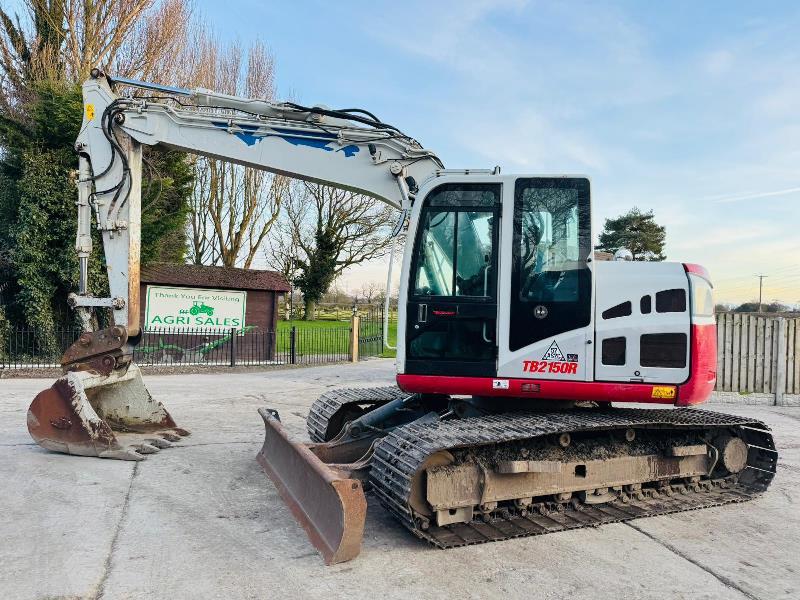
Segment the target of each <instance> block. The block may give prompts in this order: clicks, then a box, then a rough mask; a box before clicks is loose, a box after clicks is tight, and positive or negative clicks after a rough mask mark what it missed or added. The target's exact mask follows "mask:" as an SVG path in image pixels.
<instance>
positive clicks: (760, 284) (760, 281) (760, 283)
mask: <svg viewBox="0 0 800 600" xmlns="http://www.w3.org/2000/svg"><path fill="white" fill-rule="evenodd" d="M756 277H758V312H761V292H762V291H763V289H764V277H769V275H763V274H761V273H759V274H758V275H756Z"/></svg>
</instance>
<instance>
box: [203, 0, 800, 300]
mask: <svg viewBox="0 0 800 600" xmlns="http://www.w3.org/2000/svg"><path fill="white" fill-rule="evenodd" d="M196 6H197V8H198V10H199V12H200V13H202V15H203V16H204V17H205V19H206V20H207V22H208V23H209V24H210V26H211V27H212V28H213V29H214V30H215V31H216V32H217V34H218V35H219V37H220V38H221V39H222V40H223V41H239V42H241V43H242V44H245V45H246V44H248V43H250V42H252V41H255V40H256V39H260V40H262V41H264V42H265V43H266V44H267V45H268V47H269V48H270V49H271V51H272V53H273V54H274V58H275V61H276V66H277V90H278V97H279V99H280V98H291V99H293V100H296V101H298V102H302V103H304V104H325V105H328V106H332V107H345V106H347V107H353V106H358V107H362V108H366V109H368V110H370V111H371V112H373V113H375V114H377V115H378V116H380V117H381V118H382V119H383V120H385V121H387V122H389V123H392V124H394V125H396V126H398V127H399V128H400V129H402V130H403V131H405V132H407V133H409V134H410V135H412V136H413V137H415V138H417V139H419V140H420V141H421V142H422V143H423V144H424V146H425V147H427V148H430V149H432V150H434V151H435V152H436V153H437V154H438V155H439V156H440V157H441V158H442V159H443V161H444V163H445V165H446V166H448V167H452V168H456V167H462V168H463V167H472V168H490V167H493V166H495V165H499V166H501V167H502V169H503V172H504V173H519V174H529V175H530V174H544V173H546V174H551V173H580V174H585V175H588V176H589V177H590V178H591V180H592V196H593V224H594V230H595V236H596V235H597V234H598V233H599V230H600V229H601V228H602V225H603V223H604V220H605V219H606V218H608V217H613V216H617V215H619V214H621V213H624V212H626V211H627V210H629V209H630V208H631V207H633V206H638V207H639V208H640V209H643V210H651V209H652V210H653V211H654V212H655V216H656V220H657V221H658V222H659V223H660V224H662V225H664V226H665V227H666V230H667V244H666V254H667V257H668V260H674V261H683V262H695V263H700V264H702V265H704V266H706V267H707V268H708V269H709V271H710V272H711V276H712V278H713V280H714V282H715V287H716V294H717V300H718V301H722V302H730V303H738V302H742V301H748V300H751V299H754V298H757V297H758V281H759V280H758V277H756V275H757V274H763V275H766V276H767V277H766V278H764V280H763V282H764V292H763V298H764V300H765V301H772V300H774V299H777V300H780V301H782V302H784V303H786V304H791V305H800V259H798V257H799V256H800V233H799V232H798V229H800V36H798V35H797V32H798V31H800V3H797V2H792V1H788V2H781V1H770V2H738V1H730V0H729V1H725V2H720V1H704V2H696V1H692V2H683V1H678V0H675V1H672V2H660V3H655V2H638V1H637V2H633V1H632V2H605V3H601V2H591V3H590V2H585V3H584V2H578V1H575V0H573V1H570V2H536V1H532V0H531V1H528V0H491V1H490V0H459V1H450V0H437V1H436V2H430V1H416V0H404V1H403V2H383V1H377V0H372V1H366V0H364V1H362V0H343V1H340V2H330V1H323V0H297V1H295V2H274V1H273V2H264V1H263V0H226V1H225V2H219V1H211V0H196ZM386 264H387V263H386V260H383V261H377V262H375V263H373V264H370V265H366V266H362V267H359V268H355V269H353V270H351V271H350V272H349V273H347V274H345V275H344V276H343V278H342V280H341V282H340V285H342V286H343V287H344V288H346V289H350V290H355V289H358V288H359V287H360V286H361V284H362V283H364V282H370V281H372V282H381V281H383V280H385V272H386Z"/></svg>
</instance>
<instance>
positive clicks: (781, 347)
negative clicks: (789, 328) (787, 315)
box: [775, 317, 787, 406]
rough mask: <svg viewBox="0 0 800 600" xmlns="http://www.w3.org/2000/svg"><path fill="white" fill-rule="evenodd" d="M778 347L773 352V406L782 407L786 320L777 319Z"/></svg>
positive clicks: (784, 386) (784, 387)
mask: <svg viewBox="0 0 800 600" xmlns="http://www.w3.org/2000/svg"><path fill="white" fill-rule="evenodd" d="M776 320H777V325H778V347H777V349H776V352H775V362H776V363H777V365H776V372H775V406H783V394H784V392H786V358H787V357H786V319H784V318H783V317H778V319H776Z"/></svg>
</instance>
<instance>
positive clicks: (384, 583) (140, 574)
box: [0, 360, 800, 600]
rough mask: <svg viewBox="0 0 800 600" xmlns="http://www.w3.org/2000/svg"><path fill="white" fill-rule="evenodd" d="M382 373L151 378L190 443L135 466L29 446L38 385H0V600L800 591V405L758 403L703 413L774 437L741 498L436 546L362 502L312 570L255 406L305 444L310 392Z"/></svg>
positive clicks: (372, 368)
mask: <svg viewBox="0 0 800 600" xmlns="http://www.w3.org/2000/svg"><path fill="white" fill-rule="evenodd" d="M393 369H394V365H393V362H392V361H391V360H371V361H365V362H363V363H360V364H357V365H333V366H324V367H313V368H306V369H276V370H272V371H270V370H263V371H254V372H248V373H227V374H226V373H214V374H200V375H173V376H149V377H146V378H145V382H146V384H147V385H148V387H149V389H150V391H151V392H152V393H153V395H154V396H156V397H157V398H159V399H161V400H162V401H164V403H165V404H166V406H167V408H168V409H169V410H170V412H171V413H172V415H173V416H174V417H175V420H176V421H177V423H178V424H179V425H180V426H181V427H185V428H187V429H189V430H191V431H192V435H191V437H189V438H187V439H186V440H185V441H183V442H182V443H181V444H180V446H179V447H176V448H172V449H167V450H163V451H162V452H160V453H158V454H156V455H153V456H150V457H149V458H148V459H147V460H146V461H143V462H139V463H130V462H123V461H116V460H101V459H97V458H82V457H75V456H67V455H61V454H54V453H50V452H47V451H45V450H42V449H41V448H39V447H38V446H37V445H35V444H34V443H33V442H32V440H31V439H30V437H29V435H28V432H27V429H26V425H25V423H26V420H25V415H26V410H27V408H28V404H29V403H30V401H31V400H32V398H33V397H34V395H35V394H36V393H37V392H38V391H40V390H41V389H43V388H45V387H48V386H49V385H50V383H51V382H50V381H48V380H44V379H0V417H2V418H0V482H1V485H2V488H1V489H2V491H1V492H0V539H2V544H0V598H2V599H3V600H9V599H16V598H19V599H42V600H43V599H54V598H86V599H96V598H102V599H104V600H112V599H120V598H137V599H138V598H154V599H155V598H159V599H160V598H170V599H183V598H187V599H189V598H191V599H203V598H225V599H238V598H325V599H328V598H331V599H333V598H348V599H350V600H355V599H360V598H379V599H381V600H385V599H389V598H406V599H412V598H413V599H422V598H459V599H460V598H527V599H532V598H571V599H578V598H592V599H601V598H613V599H615V600H620V599H625V598H631V599H633V598H657V599H659V600H664V599H666V598H692V599H712V598H713V599H738V598H745V599H763V600H772V599H777V598H798V597H800V409H799V408H777V407H768V406H731V405H714V404H710V405H708V406H707V407H708V408H710V409H713V410H720V411H724V412H729V413H734V414H741V415H746V416H748V417H753V418H757V419H761V420H763V421H765V422H766V423H767V424H769V426H770V427H772V429H773V432H774V435H775V438H776V442H777V447H778V449H779V451H780V460H779V463H778V473H777V476H776V478H775V480H774V482H773V484H772V486H771V488H770V489H769V491H768V492H767V493H765V494H764V495H763V496H761V497H760V498H758V499H757V500H755V501H753V502H748V503H744V504H737V505H729V506H722V507H717V508H712V509H706V510H700V511H692V512H685V513H679V514H674V515H668V516H661V517H653V518H648V519H639V520H636V521H633V522H631V523H628V524H612V525H605V526H602V527H599V528H594V529H584V530H576V531H568V532H564V533H557V534H552V535H545V536H537V537H531V538H522V539H514V540H509V541H505V542H498V543H492V544H483V545H478V546H469V547H464V548H458V549H454V550H447V551H442V550H436V549H434V548H432V547H430V546H429V545H427V544H426V543H425V542H422V541H420V540H417V539H416V538H414V537H413V536H412V535H411V534H410V533H409V532H407V531H406V530H405V529H403V528H402V527H401V526H399V525H398V524H397V523H396V522H395V521H394V520H392V518H390V517H389V515H388V514H387V513H386V512H385V511H384V509H383V508H382V507H381V506H380V504H379V503H378V502H377V500H376V499H374V498H373V497H371V496H368V501H369V509H368V514H367V523H366V530H365V535H364V543H363V547H362V551H361V555H360V556H359V557H358V558H357V559H355V560H353V561H351V562H348V563H343V564H339V565H335V566H333V567H325V566H324V565H323V563H322V560H321V559H320V557H319V555H318V554H317V553H316V552H315V551H314V549H313V547H312V546H311V545H310V543H309V542H308V540H307V538H306V535H305V533H304V531H303V530H302V528H301V527H300V526H299V525H298V524H297V523H296V522H295V520H294V519H293V518H292V516H291V514H290V512H289V510H288V509H287V508H286V507H285V506H284V504H283V502H282V501H281V499H280V497H279V496H278V494H277V492H276V490H275V487H274V486H273V485H272V483H271V482H270V481H269V480H268V479H267V477H266V476H265V475H264V473H263V472H262V471H261V469H260V467H259V466H258V464H257V463H256V460H255V455H256V452H257V451H258V450H259V449H260V446H261V443H262V441H263V429H264V426H263V422H262V421H261V419H260V417H259V416H258V414H257V412H256V409H257V408H259V407H261V406H270V407H272V408H276V409H277V410H278V411H279V412H280V414H281V417H282V419H283V422H284V424H285V425H286V427H287V428H288V429H289V431H290V432H291V433H292V434H293V435H295V436H296V437H297V438H298V439H302V440H306V439H307V436H306V432H305V416H306V414H307V412H308V407H309V406H310V404H311V402H312V401H313V400H314V399H315V398H316V397H317V396H318V395H320V394H321V393H322V392H324V391H326V390H328V389H330V388H333V387H338V386H376V385H387V384H390V383H391V382H392V379H393Z"/></svg>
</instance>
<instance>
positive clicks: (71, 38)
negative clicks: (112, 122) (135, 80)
mask: <svg viewBox="0 0 800 600" xmlns="http://www.w3.org/2000/svg"><path fill="white" fill-rule="evenodd" d="M22 6H23V8H24V10H25V11H26V12H27V13H28V17H29V18H28V19H27V21H26V22H23V21H22V19H20V18H19V17H18V16H17V18H12V17H11V16H10V15H8V14H6V13H5V12H2V14H0V19H2V22H3V23H2V24H3V27H2V33H3V35H0V65H2V70H3V78H4V81H3V97H4V99H7V98H8V97H9V96H16V97H17V98H18V97H19V96H18V94H20V93H22V91H23V90H24V88H25V85H26V82H29V81H31V80H34V79H36V80H41V79H52V80H66V81H69V82H80V81H83V80H85V79H87V78H88V77H89V72H90V71H91V70H92V69H93V68H95V67H99V68H100V69H103V70H109V71H111V72H113V73H115V74H117V75H120V76H123V77H153V78H157V79H158V80H159V81H164V82H167V83H171V82H176V79H181V78H184V77H182V76H183V75H185V72H183V71H182V70H180V69H178V68H177V67H178V64H179V63H180V62H181V56H182V55H183V54H184V53H185V52H187V50H189V49H191V48H190V47H188V46H187V44H186V40H187V37H188V32H189V30H190V29H191V27H192V23H193V19H192V4H191V2H188V1H186V0H23V2H22Z"/></svg>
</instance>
